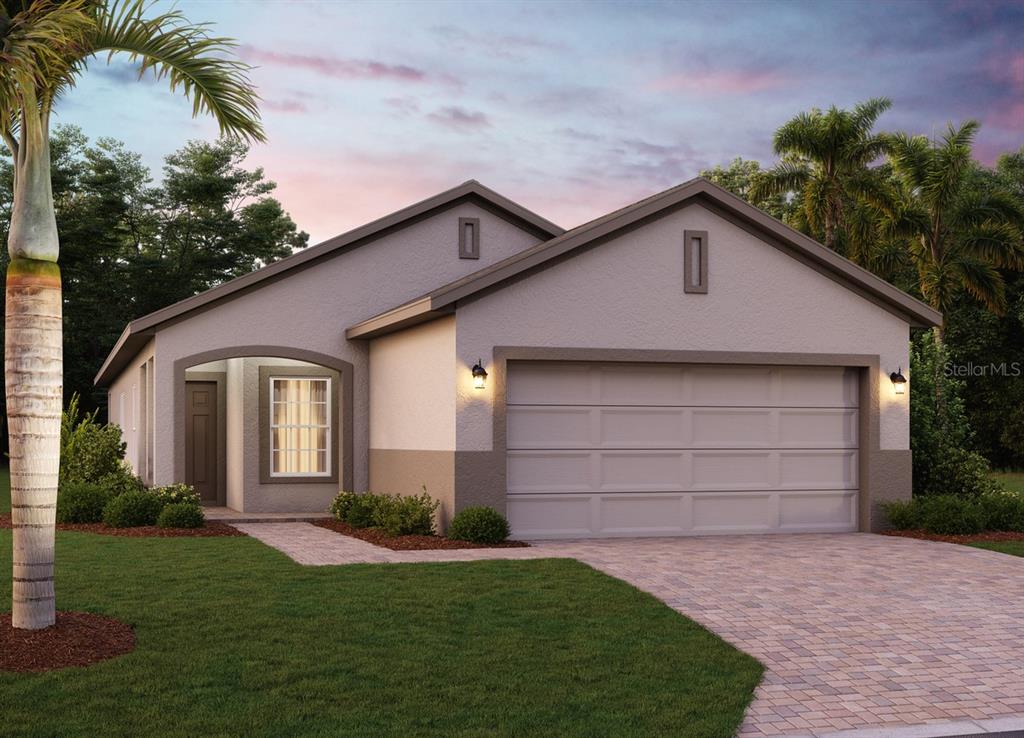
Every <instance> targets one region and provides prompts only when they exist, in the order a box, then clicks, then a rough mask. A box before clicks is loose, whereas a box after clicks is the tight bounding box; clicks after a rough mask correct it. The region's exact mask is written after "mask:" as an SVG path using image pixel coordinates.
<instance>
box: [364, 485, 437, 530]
mask: <svg viewBox="0 0 1024 738" xmlns="http://www.w3.org/2000/svg"><path fill="white" fill-rule="evenodd" d="M374 496H375V497H376V498H377V499H376V504H375V506H374V510H373V524H374V526H376V527H378V528H381V529H382V530H384V532H385V533H387V534H388V535H390V536H408V535H421V536H431V535H433V534H434V513H435V512H436V511H437V508H438V506H439V505H440V504H441V503H440V502H438V501H437V500H435V499H434V498H433V497H431V496H430V495H429V494H427V490H426V488H425V487H424V489H423V492H422V493H421V494H419V495H415V496H403V495H374Z"/></svg>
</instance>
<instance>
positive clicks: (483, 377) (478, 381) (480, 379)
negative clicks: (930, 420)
mask: <svg viewBox="0 0 1024 738" xmlns="http://www.w3.org/2000/svg"><path fill="white" fill-rule="evenodd" d="M471 371H472V372H473V386H474V387H475V388H476V389H484V388H485V387H486V386H487V370H486V369H484V366H483V360H481V359H477V360H476V363H475V364H474V365H473V369H472V370H471ZM904 381H906V380H904Z"/></svg>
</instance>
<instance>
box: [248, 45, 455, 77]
mask: <svg viewBox="0 0 1024 738" xmlns="http://www.w3.org/2000/svg"><path fill="white" fill-rule="evenodd" d="M239 55H240V56H241V57H242V58H243V59H245V60H246V61H248V62H253V63H257V64H266V65H268V66H276V67H286V68H289V69H305V70H308V71H311V72H315V73H316V74H322V75H324V76H325V77H334V78H337V79H389V80H395V81H399V82H413V83H422V82H429V81H430V76H429V75H428V74H427V73H426V72H425V71H423V70H422V69H417V68H416V67H411V66H409V65H407V64H388V63H386V62H382V61H377V60H375V59H348V58H344V57H336V56H319V55H315V54H292V53H286V52H279V51H268V50H266V49H259V48H257V47H255V46H241V47H239ZM441 79H442V81H445V82H449V83H450V82H452V81H453V80H452V79H451V78H450V77H448V76H444V77H442V78H441Z"/></svg>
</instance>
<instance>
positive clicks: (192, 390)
mask: <svg viewBox="0 0 1024 738" xmlns="http://www.w3.org/2000/svg"><path fill="white" fill-rule="evenodd" d="M941 319H942V316H941V315H940V314H939V313H937V312H936V311H934V310H932V309H931V308H930V307H928V306H927V305H925V304H924V303H922V302H920V301H918V300H916V299H914V298H913V297H911V296H909V295H907V294H905V293H903V292H901V291H900V290H898V289H896V288H895V287H893V286H892V285H890V284H888V283H887V282H885V281H883V280H882V279H879V278H878V277H876V276H875V275H873V274H871V273H870V272H868V271H865V270H864V269H861V268H860V267H858V266H856V265H854V264H853V263H851V262H849V261H847V260H846V259H844V258H842V257H841V256H839V255H837V254H836V253H834V252H833V251H831V250H829V249H827V248H825V247H824V246H822V245H820V244H818V243H816V242H815V241H813V240H811V239H809V238H808V237H806V236H804V235H802V234H800V233H798V232H797V231H795V230H793V229H791V228H789V227H787V226H786V225H784V224H782V223H780V222H779V221H777V220H775V219H773V218H771V217H769V216H768V215H766V214H764V213H763V212H761V211H759V210H757V209H756V208H754V207H752V206H750V205H749V204H747V203H745V202H743V201H742V200H740V199H739V198H737V197H735V196H734V195H732V194H730V193H729V192H727V191H725V190H723V189H722V188H720V187H718V186H716V185H714V184H712V183H710V182H708V181H706V180H704V179H695V180H692V181H689V182H686V183H684V184H682V185H679V186H677V187H673V188H672V189H669V190H666V191H665V192H662V193H660V194H658V195H655V196H653V197H650V198H647V199H645V200H642V201H640V202H637V203H635V204H633V205H630V206H628V207H625V208H623V209H621V210H617V211H615V212H612V213H609V214H608V215H605V216H603V217H600V218H598V219H596V220H593V221H590V222H588V223H585V224H583V225H581V226H578V227H576V228H573V229H572V230H569V231H565V230H563V229H562V228H559V227H558V226H556V225H555V224H553V223H551V222H550V221H548V220H546V219H545V218H543V217H541V216H540V215H537V214H535V213H533V212H531V211H529V210H527V209H526V208H524V207H522V206H520V205H518V204H516V203H514V202H512V201H511V200H509V199H507V198H505V197H503V196H501V195H499V194H498V193H496V192H494V191H492V190H490V189H488V188H486V187H484V186H483V185H481V184H479V183H478V182H476V181H470V182H466V183H465V184H462V185H460V186H458V187H455V188H454V189H451V190H448V191H447V192H443V193H441V194H439V195H436V196H434V197H431V198H429V199H427V200H424V201H423V202H420V203H417V204H415V205H412V206H410V207H407V208H405V209H403V210H399V211H398V212H396V213H393V214H391V215H389V216H387V217H384V218H381V219H380V220H377V221H374V222H372V223H369V224H367V225H365V226H362V227H360V228H357V229H355V230H353V231H350V232H348V233H345V234H343V235H340V236H338V237H336V238H332V239H330V240H328V241H325V242H323V243H321V244H319V245H316V246H313V247H310V248H307V249H305V250H303V251H301V252H298V253H296V254H294V255H292V256H290V257H288V258H285V259H282V260H281V261H278V262H276V263H274V264H271V265H269V266H267V267H265V268H263V269H260V270H259V271H256V272H253V273H252V274H248V275H245V276H243V277H240V278H238V279H235V280H233V281H231V282H228V283H226V284H223V285H220V286H218V287H215V288H213V289H211V290H209V291H207V292H203V293H201V294H199V295H196V296H194V297H190V298H188V299H186V300H182V301H181V302H179V303H177V304H174V305H171V306H170V307H167V308H164V309H162V310H159V311H157V312H155V313H152V314H151V315H147V316H145V317H143V318H139V319H138V320H135V321H132V322H131V323H130V324H129V325H128V326H127V328H126V329H125V330H124V333H123V334H122V335H121V337H120V338H119V340H118V341H117V344H116V345H115V346H114V348H113V350H112V351H111V353H110V355H109V356H108V357H107V359H106V361H105V362H104V364H103V367H102V368H101V369H100V371H99V374H98V375H97V377H96V382H97V383H98V384H100V385H103V386H108V387H109V398H110V419H111V421H112V422H116V423H118V424H120V425H121V427H122V429H123V431H124V435H125V440H126V442H127V454H128V459H129V461H130V462H131V464H132V466H133V467H134V468H135V470H136V471H137V473H138V474H139V475H140V476H141V477H142V478H143V479H144V481H146V482H147V483H150V484H166V483H171V482H175V481H185V482H188V483H190V484H193V485H195V487H196V488H197V489H198V490H199V491H200V493H201V495H202V497H203V499H204V500H205V501H207V502H208V503H210V504H215V505H226V506H228V507H230V508H233V509H235V510H239V511H246V512H248V511H254V512H269V511H289V512H302V511H323V510H325V509H326V508H327V506H328V504H329V502H330V500H331V498H332V497H333V495H334V494H335V492H336V491H337V490H339V489H346V490H355V491H361V490H366V489H370V490H373V491H376V492H398V493H402V494H415V493H418V492H420V491H421V489H423V488H426V490H427V491H428V492H429V493H430V494H431V495H432V496H434V497H435V498H437V499H438V500H440V502H441V508H440V509H441V518H442V523H444V522H446V521H447V520H450V518H451V516H452V514H453V513H455V512H457V511H459V510H461V509H463V508H465V507H468V506H472V505H489V506H491V507H493V508H496V509H497V510H499V511H501V512H502V513H505V514H506V515H507V516H508V518H509V520H510V522H511V524H512V528H513V532H514V534H515V535H516V536H521V537H533V538H545V537H546V538H558V537H563V538H566V537H598V536H648V535H691V534H713V533H765V532H774V533H785V532H812V531H855V530H872V529H875V528H877V527H878V526H879V525H880V519H879V516H878V513H877V507H878V506H877V503H878V502H879V501H881V500H886V499H905V498H907V497H909V495H910V489H911V459H910V449H909V422H910V420H909V393H907V392H906V391H905V388H906V386H907V385H906V384H905V383H899V382H894V381H893V378H896V379H902V376H901V375H900V373H902V375H906V374H908V373H909V372H908V369H907V365H908V361H909V359H908V337H909V331H910V328H911V327H912V326H934V325H938V324H940V322H941ZM484 375H486V376H484Z"/></svg>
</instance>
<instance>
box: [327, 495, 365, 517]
mask: <svg viewBox="0 0 1024 738" xmlns="http://www.w3.org/2000/svg"><path fill="white" fill-rule="evenodd" d="M358 496H359V495H357V494H356V493H355V492H345V491H344V490H342V491H341V492H339V493H338V494H337V495H335V496H334V499H333V500H331V506H330V507H329V508H328V509H327V511H328V512H329V513H330V514H331V515H333V516H334V519H335V520H341V521H343V522H344V521H345V519H346V518H347V517H348V511H349V510H350V509H351V507H352V505H353V504H354V503H355V498H356V497H358Z"/></svg>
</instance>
